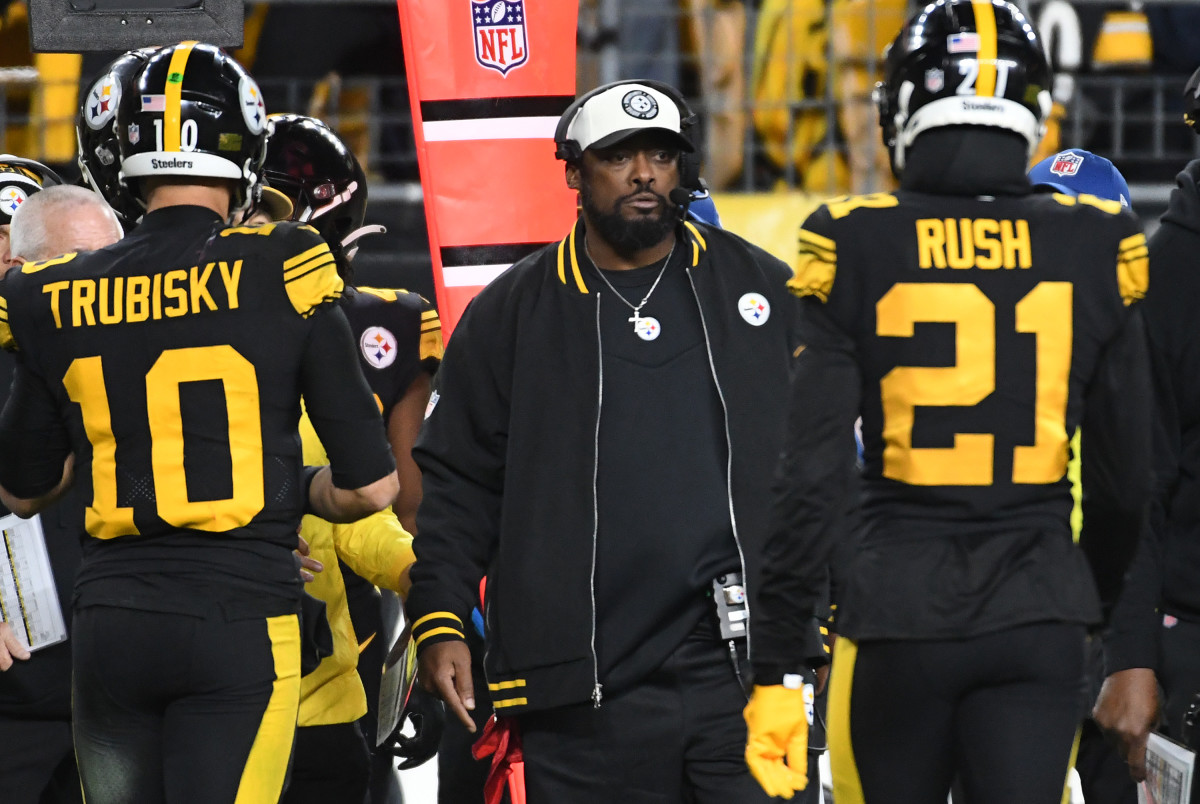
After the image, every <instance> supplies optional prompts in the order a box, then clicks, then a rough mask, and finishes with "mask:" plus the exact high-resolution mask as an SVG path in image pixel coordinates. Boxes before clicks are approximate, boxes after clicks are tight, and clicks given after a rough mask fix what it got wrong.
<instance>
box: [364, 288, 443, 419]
mask: <svg viewBox="0 0 1200 804" xmlns="http://www.w3.org/2000/svg"><path fill="white" fill-rule="evenodd" d="M341 304H342V309H343V310H344V311H345V313H346V319H347V320H348V321H349V322H350V329H351V331H352V332H353V333H354V337H355V340H356V341H357V343H358V358H359V365H360V366H361V367H362V370H363V376H365V377H366V378H367V384H368V385H370V386H371V390H372V391H374V392H375V396H376V397H377V398H378V400H379V405H380V407H381V408H382V409H383V411H384V419H385V420H386V419H387V416H388V414H389V413H390V411H391V410H392V408H393V407H395V406H396V403H398V402H399V401H400V399H401V397H403V396H404V392H405V391H407V390H408V387H409V386H410V385H412V383H413V380H415V379H416V378H417V375H419V374H420V373H421V372H425V373H427V374H430V375H432V374H433V373H434V372H436V371H437V367H438V365H439V364H440V363H441V361H442V351H443V349H442V323H441V321H440V319H439V318H438V314H437V310H436V309H435V308H434V307H433V305H432V304H430V303H429V302H428V301H426V300H425V298H424V297H422V296H421V294H419V293H411V292H409V291H407V290H393V289H383V288H369V287H347V288H346V289H345V291H344V292H343V294H342V302H341Z"/></svg>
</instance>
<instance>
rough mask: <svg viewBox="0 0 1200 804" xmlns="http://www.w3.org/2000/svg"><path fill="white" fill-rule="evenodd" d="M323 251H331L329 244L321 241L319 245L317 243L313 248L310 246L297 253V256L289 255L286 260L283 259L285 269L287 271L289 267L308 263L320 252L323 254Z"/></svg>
mask: <svg viewBox="0 0 1200 804" xmlns="http://www.w3.org/2000/svg"><path fill="white" fill-rule="evenodd" d="M321 253H326V254H327V253H329V246H328V245H326V244H325V243H320V244H318V245H315V246H313V247H312V248H310V249H309V250H308V251H302V252H300V253H299V254H297V255H296V256H295V257H289V258H288V259H286V260H284V261H283V269H284V270H285V271H286V270H287V269H289V268H293V267H295V266H297V265H301V264H303V263H306V262H308V261H309V260H311V259H312V258H313V257H316V256H317V255H318V254H321Z"/></svg>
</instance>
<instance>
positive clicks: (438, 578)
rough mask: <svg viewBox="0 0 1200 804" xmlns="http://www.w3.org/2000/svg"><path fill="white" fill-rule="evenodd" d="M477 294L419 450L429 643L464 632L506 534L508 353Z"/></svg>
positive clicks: (424, 639) (420, 623) (422, 635)
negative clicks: (502, 512)
mask: <svg viewBox="0 0 1200 804" xmlns="http://www.w3.org/2000/svg"><path fill="white" fill-rule="evenodd" d="M480 301H481V299H480V298H479V297H477V298H476V299H475V300H473V301H472V302H471V304H470V305H468V307H467V310H466V312H465V313H464V314H463V317H462V319H461V320H460V321H459V323H458V326H457V327H456V328H455V330H454V337H453V338H451V339H450V341H449V343H448V344H447V347H446V354H445V358H444V359H443V360H442V364H441V368H440V369H439V371H438V373H437V377H436V378H435V380H434V391H433V396H432V397H431V399H430V408H429V412H428V413H427V415H426V418H425V425H424V426H423V427H422V429H421V434H420V436H419V437H418V438H417V444H416V446H415V448H414V449H413V458H414V459H415V460H416V462H417V465H418V466H419V467H420V468H421V488H422V499H421V506H420V508H419V509H418V510H417V536H416V537H415V538H414V539H413V551H414V552H415V553H416V556H417V562H416V564H414V565H413V568H412V571H411V576H412V589H411V591H410V592H409V595H408V599H407V601H406V603H405V611H406V613H407V615H408V618H409V620H410V621H411V622H412V623H413V624H414V626H413V639H414V640H416V644H417V645H418V646H419V647H420V648H422V649H423V648H424V647H426V646H428V645H431V644H435V643H437V642H442V641H445V640H448V639H462V638H463V636H464V630H463V629H464V628H465V627H469V624H470V619H469V618H470V612H471V609H472V608H473V607H474V606H476V605H478V597H479V582H480V580H481V579H482V578H483V576H484V575H485V574H486V572H487V567H488V564H489V562H490V561H491V557H492V555H493V552H494V550H495V549H496V543H497V540H498V538H499V523H500V509H501V498H502V496H503V490H504V462H505V454H506V452H507V447H508V412H509V401H508V391H507V388H508V385H507V383H506V381H505V379H504V378H505V377H508V376H511V369H510V368H509V367H508V365H509V363H508V360H509V357H508V355H506V354H501V353H500V351H501V350H500V349H492V348H489V347H491V346H492V345H493V344H507V343H508V340H507V339H506V337H505V335H504V333H503V332H500V331H498V327H497V326H495V325H491V324H489V323H488V322H487V321H486V320H481V318H482V317H483V316H482V314H481V307H480Z"/></svg>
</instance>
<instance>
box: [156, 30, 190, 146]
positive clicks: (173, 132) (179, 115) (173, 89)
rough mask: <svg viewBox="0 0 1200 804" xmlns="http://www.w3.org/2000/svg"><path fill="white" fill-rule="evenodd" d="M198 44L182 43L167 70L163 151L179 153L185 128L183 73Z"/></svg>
mask: <svg viewBox="0 0 1200 804" xmlns="http://www.w3.org/2000/svg"><path fill="white" fill-rule="evenodd" d="M196 44H197V43H196V42H180V43H179V46H178V47H176V48H175V52H174V53H172V54H171V66H170V67H169V68H168V69H167V87H166V91H165V94H166V96H167V98H166V101H167V110H166V111H165V112H164V113H163V150H164V151H178V150H179V136H180V128H181V127H182V126H183V110H182V108H181V107H182V99H183V71H184V70H185V69H187V60H188V56H190V55H192V48H194V47H195V46H196Z"/></svg>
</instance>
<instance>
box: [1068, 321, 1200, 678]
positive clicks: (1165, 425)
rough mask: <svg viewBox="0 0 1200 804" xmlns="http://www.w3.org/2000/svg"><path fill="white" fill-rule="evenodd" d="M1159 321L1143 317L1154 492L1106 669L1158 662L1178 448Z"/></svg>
mask: <svg viewBox="0 0 1200 804" xmlns="http://www.w3.org/2000/svg"><path fill="white" fill-rule="evenodd" d="M1152 298H1153V297H1152ZM1151 300H1152V299H1148V300H1147V301H1146V302H1143V309H1147V310H1148V312H1150V314H1151V316H1153V313H1154V310H1153V307H1152V305H1151ZM1162 324H1163V320H1162V317H1161V316H1159V317H1158V318H1153V317H1152V318H1151V319H1150V320H1149V321H1147V328H1146V329H1147V333H1148V335H1149V338H1148V342H1149V347H1150V358H1151V367H1152V371H1153V373H1154V385H1155V391H1156V397H1157V405H1156V406H1155V410H1156V412H1157V416H1156V417H1155V425H1154V437H1153V441H1152V443H1153V452H1154V458H1153V461H1154V494H1153V499H1152V501H1151V506H1150V514H1149V525H1148V527H1147V528H1146V529H1145V531H1144V532H1143V534H1142V539H1141V541H1140V542H1139V543H1138V547H1137V553H1136V554H1135V555H1134V559H1133V564H1132V565H1131V566H1130V568H1129V573H1128V574H1127V575H1126V577H1125V586H1124V588H1122V590H1121V594H1120V597H1118V598H1117V603H1116V606H1115V607H1114V608H1113V613H1112V620H1111V623H1110V626H1109V628H1108V630H1107V631H1106V633H1105V635H1104V665H1105V673H1106V674H1111V673H1115V672H1118V671H1120V670H1128V669H1130V668H1134V667H1148V668H1151V669H1155V668H1157V667H1158V651H1159V640H1158V636H1159V633H1160V631H1161V629H1160V627H1159V617H1160V616H1161V612H1160V611H1159V606H1160V605H1161V603H1162V594H1163V582H1164V581H1163V579H1164V575H1165V571H1164V567H1163V548H1162V542H1163V534H1164V527H1165V524H1166V518H1167V507H1168V505H1169V502H1170V500H1171V496H1172V494H1173V493H1174V491H1175V486H1176V483H1177V481H1178V478H1179V464H1180V460H1181V457H1182V449H1183V443H1182V441H1183V439H1182V424H1181V420H1180V413H1179V405H1178V402H1177V397H1176V390H1175V387H1174V383H1173V381H1172V372H1171V367H1170V365H1169V364H1168V362H1167V359H1166V349H1165V348H1164V347H1165V343H1164V340H1165V339H1164V337H1163V334H1162V332H1161V331H1160V330H1161V325H1162ZM1085 450H1086V448H1085ZM1085 454H1086V451H1085Z"/></svg>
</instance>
